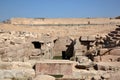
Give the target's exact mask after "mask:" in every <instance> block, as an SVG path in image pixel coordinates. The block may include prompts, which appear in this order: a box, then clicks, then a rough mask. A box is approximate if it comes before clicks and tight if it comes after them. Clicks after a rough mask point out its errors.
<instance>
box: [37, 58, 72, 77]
mask: <svg viewBox="0 0 120 80" xmlns="http://www.w3.org/2000/svg"><path fill="white" fill-rule="evenodd" d="M72 65H73V62H71V61H64V60H50V61H44V62H39V63H37V64H36V65H35V66H36V67H35V69H36V74H37V75H38V74H50V75H72Z"/></svg>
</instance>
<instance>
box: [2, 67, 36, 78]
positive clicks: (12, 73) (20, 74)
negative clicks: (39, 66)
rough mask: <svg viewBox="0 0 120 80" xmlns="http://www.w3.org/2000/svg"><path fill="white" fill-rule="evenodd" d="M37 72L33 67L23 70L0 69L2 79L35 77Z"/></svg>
mask: <svg viewBox="0 0 120 80" xmlns="http://www.w3.org/2000/svg"><path fill="white" fill-rule="evenodd" d="M34 76H35V72H34V70H32V69H25V70H24V69H23V70H17V69H16V70H14V69H13V70H0V79H12V78H24V77H28V78H29V77H34Z"/></svg>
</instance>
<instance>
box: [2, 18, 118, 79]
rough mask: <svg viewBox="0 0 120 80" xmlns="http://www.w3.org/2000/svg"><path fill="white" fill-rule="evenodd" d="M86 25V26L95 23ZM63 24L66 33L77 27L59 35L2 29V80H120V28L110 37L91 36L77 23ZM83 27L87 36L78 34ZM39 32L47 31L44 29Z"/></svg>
mask: <svg viewBox="0 0 120 80" xmlns="http://www.w3.org/2000/svg"><path fill="white" fill-rule="evenodd" d="M19 20H21V19H19ZM25 20H26V19H25ZM31 20H34V19H31ZM41 20H43V21H44V20H46V19H41ZM15 21H16V20H15ZM36 21H37V20H36ZM20 22H21V23H22V25H21V24H18V23H19V22H17V21H16V22H14V19H13V20H12V22H10V23H9V24H5V25H12V26H13V27H15V26H17V27H19V26H20V27H22V26H24V21H20ZM33 22H34V21H33ZM28 23H29V21H28V22H27V24H28ZM76 23H77V22H76ZM85 23H87V24H86V25H85V26H86V27H87V25H89V26H91V24H92V23H93V22H91V21H90V24H88V21H87V22H85ZM0 25H1V24H0ZM34 25H37V23H34ZM34 25H32V26H31V28H33V27H34ZM44 25H46V24H44ZM51 25H52V24H51ZM54 25H58V24H54ZM61 25H63V24H60V25H59V26H61ZM64 25H65V26H64V29H65V30H67V29H68V27H69V26H74V25H75V26H76V27H75V29H76V31H74V30H73V32H69V31H66V32H64V30H60V31H61V33H59V31H58V32H57V31H56V32H54V29H52V30H51V31H48V32H47V30H46V33H42V32H40V33H39V32H38V33H37V32H32V31H15V30H13V31H9V30H3V29H0V80H47V79H49V80H81V79H82V80H114V79H115V78H116V80H119V73H120V63H119V62H120V26H119V25H117V26H118V27H117V28H116V29H114V30H113V28H112V29H111V30H113V31H109V30H108V31H109V33H108V34H104V35H102V33H101V34H99V33H96V34H94V35H93V34H92V33H91V34H89V35H88V34H87V31H90V30H87V28H86V27H81V25H80V24H78V23H77V24H72V25H70V24H68V25H67V24H64ZM82 25H83V24H82ZM96 25H97V24H96ZM99 25H100V24H99ZM104 25H106V24H104ZM107 25H108V26H110V25H111V24H107ZM115 25H116V24H115ZM27 26H29V24H28V25H27ZM37 26H38V25H37ZM42 26H43V25H42ZM92 26H95V25H92ZM100 26H101V25H100ZM102 26H103V25H102ZM111 26H113V25H111ZM29 27H30V26H29ZM40 27H41V26H40ZM46 27H47V28H49V27H48V26H46ZM62 27H63V26H62ZM80 27H81V29H82V28H84V30H86V34H83V35H82V32H79V31H77V30H78V28H80ZM36 28H37V27H36ZM54 28H56V27H54ZM37 29H41V31H42V30H44V28H43V27H41V28H37ZM56 29H57V28H56ZM72 29H74V28H73V27H71V30H72ZM89 29H91V27H90V28H89ZM103 31H104V30H103ZM77 32H79V34H78V33H77ZM96 32H97V31H96ZM67 33H68V34H69V35H68V34H67ZM70 33H71V34H70ZM73 33H75V34H77V35H76V36H77V37H76V36H75V35H74V34H73ZM88 33H89V32H88ZM65 34H66V35H65ZM78 35H79V37H78Z"/></svg>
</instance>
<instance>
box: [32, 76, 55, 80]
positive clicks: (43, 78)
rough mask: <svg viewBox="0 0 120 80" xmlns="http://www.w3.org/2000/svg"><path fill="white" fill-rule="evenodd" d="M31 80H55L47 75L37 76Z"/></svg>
mask: <svg viewBox="0 0 120 80" xmlns="http://www.w3.org/2000/svg"><path fill="white" fill-rule="evenodd" d="M33 80H55V78H54V77H52V76H49V75H38V76H36V77H35V78H34V79H33Z"/></svg>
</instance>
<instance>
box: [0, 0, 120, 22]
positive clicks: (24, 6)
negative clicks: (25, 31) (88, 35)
mask: <svg viewBox="0 0 120 80" xmlns="http://www.w3.org/2000/svg"><path fill="white" fill-rule="evenodd" d="M116 16H120V0H0V21H3V20H6V19H10V18H16V17H17V18H18V17H25V18H88V17H90V18H95V17H116Z"/></svg>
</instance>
